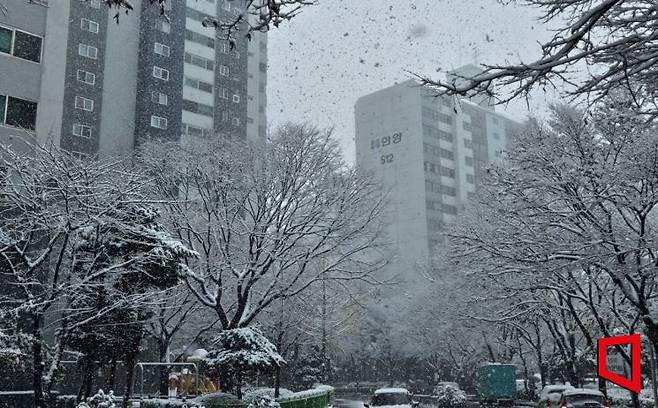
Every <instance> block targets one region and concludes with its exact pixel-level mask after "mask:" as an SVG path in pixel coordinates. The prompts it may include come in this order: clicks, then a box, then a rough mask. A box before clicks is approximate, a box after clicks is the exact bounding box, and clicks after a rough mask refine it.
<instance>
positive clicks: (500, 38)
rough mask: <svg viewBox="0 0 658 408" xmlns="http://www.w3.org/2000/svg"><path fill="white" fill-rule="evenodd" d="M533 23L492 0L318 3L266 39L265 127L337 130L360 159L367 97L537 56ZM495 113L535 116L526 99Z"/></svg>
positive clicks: (524, 10)
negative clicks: (358, 127)
mask: <svg viewBox="0 0 658 408" xmlns="http://www.w3.org/2000/svg"><path fill="white" fill-rule="evenodd" d="M536 16H537V12H536V10H534V9H531V8H528V7H518V6H503V5H501V4H499V3H498V2H496V1H495V0H320V3H319V5H317V6H312V7H307V8H306V9H305V10H304V11H303V12H302V13H301V14H300V15H299V16H297V17H296V18H295V19H293V20H292V21H291V22H290V23H286V24H285V25H284V26H283V27H282V28H279V29H276V30H274V31H272V32H271V33H270V35H269V48H268V56H269V61H268V63H269V73H268V121H269V122H270V123H271V124H272V125H276V124H278V123H282V122H285V121H309V122H311V123H313V124H316V125H319V126H321V127H328V126H335V128H336V133H337V135H338V137H339V138H340V140H341V141H342V144H343V147H344V150H345V155H346V158H347V159H348V160H349V161H353V160H354V142H353V137H354V103H355V102H356V100H357V99H358V98H359V97H360V96H362V95H366V94H368V93H371V92H374V91H376V90H378V89H381V88H385V87H387V86H390V85H393V84H395V83H396V82H401V81H404V80H406V79H408V74H407V73H405V70H408V71H412V72H418V73H422V74H428V75H429V74H433V75H434V76H438V75H441V76H443V74H437V73H436V70H437V68H439V67H441V68H442V69H446V68H447V69H450V68H456V67H458V66H461V65H464V64H468V63H475V62H487V63H504V62H505V61H506V60H507V61H510V62H516V61H518V60H519V59H520V58H522V59H523V60H524V61H529V60H531V59H534V58H536V57H537V56H539V53H540V49H539V45H538V41H541V40H545V39H547V38H549V34H550V33H549V32H548V30H547V29H546V27H543V26H542V24H541V23H539V22H537V21H536ZM535 99H536V100H535V101H531V102H534V104H531V109H532V110H537V111H539V112H540V113H541V112H543V111H544V110H545V103H546V102H545V98H544V97H543V96H541V95H537V96H536V97H535ZM497 110H504V111H505V112H507V113H508V114H510V115H511V116H513V117H516V118H519V119H522V118H523V117H525V116H526V115H527V113H528V110H527V108H526V103H525V101H518V102H515V103H513V104H510V105H509V106H507V107H497Z"/></svg>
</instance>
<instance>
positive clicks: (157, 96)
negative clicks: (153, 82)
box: [151, 91, 169, 106]
mask: <svg viewBox="0 0 658 408" xmlns="http://www.w3.org/2000/svg"><path fill="white" fill-rule="evenodd" d="M151 101H152V102H154V103H157V104H159V105H165V106H166V105H168V104H169V97H168V96H167V94H163V93H162V92H158V91H152V92H151Z"/></svg>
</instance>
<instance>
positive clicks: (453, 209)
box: [441, 203, 457, 215]
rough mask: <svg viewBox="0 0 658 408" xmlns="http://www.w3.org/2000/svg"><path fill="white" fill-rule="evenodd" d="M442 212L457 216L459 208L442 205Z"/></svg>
mask: <svg viewBox="0 0 658 408" xmlns="http://www.w3.org/2000/svg"><path fill="white" fill-rule="evenodd" d="M441 211H443V212H444V213H446V214H450V215H457V207H455V206H454V205H450V204H443V203H442V204H441Z"/></svg>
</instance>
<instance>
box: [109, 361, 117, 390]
mask: <svg viewBox="0 0 658 408" xmlns="http://www.w3.org/2000/svg"><path fill="white" fill-rule="evenodd" d="M116 377H117V360H116V358H112V361H111V362H110V376H109V378H108V380H107V389H108V390H109V391H114V386H115V382H116Z"/></svg>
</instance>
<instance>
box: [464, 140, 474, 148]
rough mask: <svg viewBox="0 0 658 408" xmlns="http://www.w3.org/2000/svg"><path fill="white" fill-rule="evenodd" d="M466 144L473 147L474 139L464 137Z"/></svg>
mask: <svg viewBox="0 0 658 408" xmlns="http://www.w3.org/2000/svg"><path fill="white" fill-rule="evenodd" d="M464 146H465V147H470V148H471V149H472V148H473V141H472V140H471V139H464Z"/></svg>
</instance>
